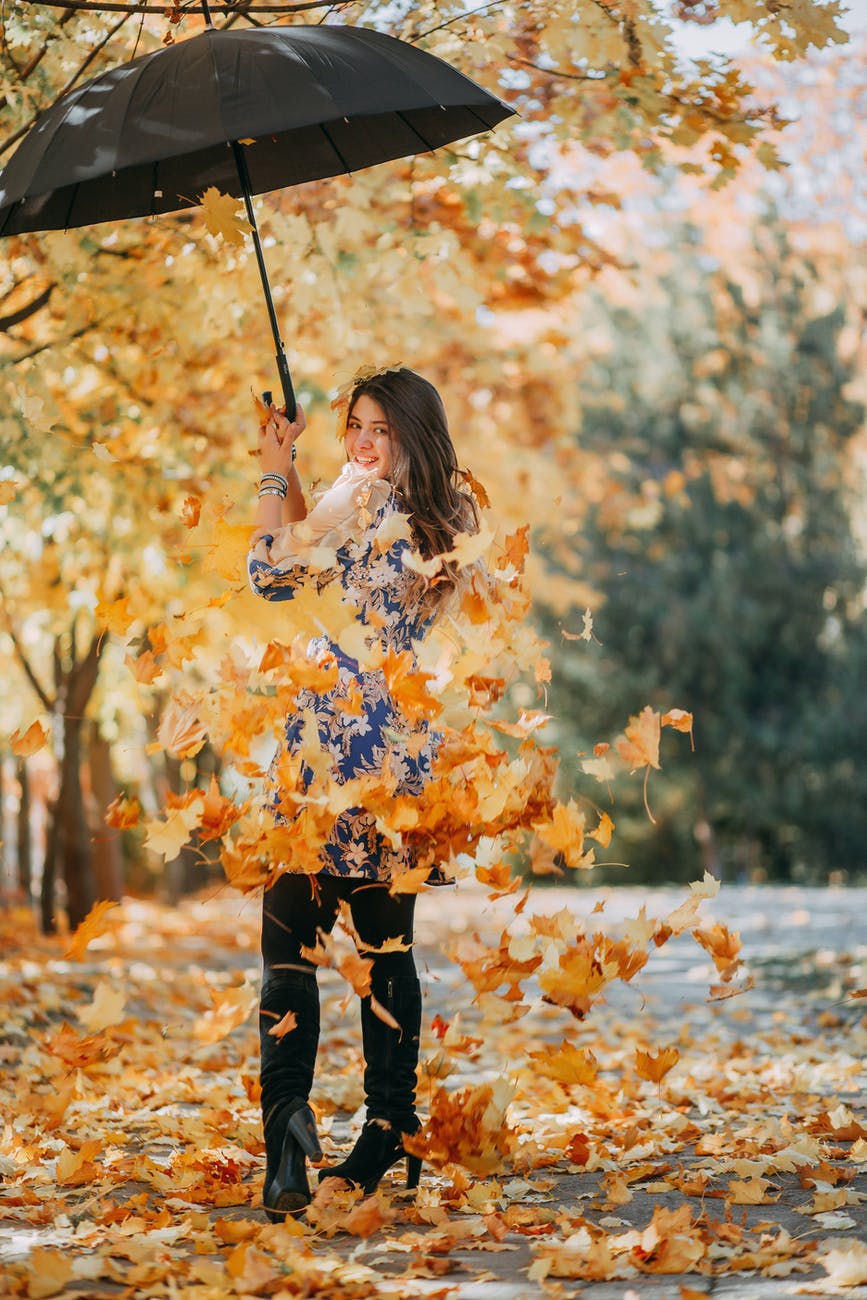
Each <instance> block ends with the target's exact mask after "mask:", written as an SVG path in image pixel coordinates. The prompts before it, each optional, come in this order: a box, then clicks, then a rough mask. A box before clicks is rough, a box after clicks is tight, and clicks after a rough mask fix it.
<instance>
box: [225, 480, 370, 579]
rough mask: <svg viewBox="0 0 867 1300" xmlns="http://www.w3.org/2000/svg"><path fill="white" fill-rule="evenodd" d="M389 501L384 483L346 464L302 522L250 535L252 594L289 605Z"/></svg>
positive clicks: (249, 558) (249, 562)
mask: <svg viewBox="0 0 867 1300" xmlns="http://www.w3.org/2000/svg"><path fill="white" fill-rule="evenodd" d="M390 496H391V485H390V484H389V483H387V482H385V481H384V480H383V479H377V478H373V477H371V475H370V474H365V473H364V471H362V470H360V469H359V468H358V466H357V465H353V464H352V463H351V462H350V463H348V464H347V465H345V466H344V468H343V470H342V471H341V473H340V475H339V476H338V478H337V479H336V480H335V482H334V483H333V485H332V486H331V487H330V488H328V489H327V491H325V492H322V493H321V494H320V495H319V497H318V498H317V501H316V504H315V506H314V507H313V509H312V510H311V511H310V513H309V515H308V516H307V518H306V519H302V520H301V521H300V522H299V523H295V524H287V525H286V527H284V528H280V529H278V531H277V532H276V533H261V534H258V535H256V534H254V541H253V545H252V546H251V548H250V551H249V553H248V556H247V573H248V577H249V580H250V587H251V589H252V590H253V592H254V593H255V595H257V596H263V597H264V598H265V599H266V600H291V599H292V597H293V596H294V595H295V593H296V592H297V591H298V590H299V589H300V588H301V587H303V586H304V585H305V583H307V582H308V581H310V580H311V578H314V577H315V576H316V575H321V574H322V573H323V572H324V571H327V570H329V569H333V568H334V566H335V563H336V557H337V551H338V550H339V549H340V547H342V546H345V545H346V544H347V542H350V541H352V540H354V539H355V540H357V539H359V538H360V537H361V536H362V535H363V534H364V532H365V531H366V529H367V528H368V526H369V525H370V523H371V521H372V520H373V518H374V516H375V515H376V514H377V512H378V511H379V510H381V509H382V507H383V506H384V505H385V503H386V502H387V501H388V500H389V498H390Z"/></svg>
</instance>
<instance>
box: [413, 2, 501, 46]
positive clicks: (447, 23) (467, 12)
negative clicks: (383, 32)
mask: <svg viewBox="0 0 867 1300" xmlns="http://www.w3.org/2000/svg"><path fill="white" fill-rule="evenodd" d="M504 3H505V0H488V2H487V4H483V5H478V7H477V8H475V9H466V10H464V12H463V13H462V14H455V15H454V17H453V18H447V19H446V20H445V22H443V23H438V24H437V25H436V27H428V29H427V31H424V32H419V33H418V35H417V36H413V38H412V41H411V44H412V45H414V44H415V43H416V41H423V40H424V38H425V37H426V36H432V35H433V34H434V32H441V31H442V30H443V28H444V27H451V25H452V23H459V22H460V21H461V19H463V18H472V16H473V14H480V13H481V12H482V10H483V9H493V8H494V6H495V5H499V4H504Z"/></svg>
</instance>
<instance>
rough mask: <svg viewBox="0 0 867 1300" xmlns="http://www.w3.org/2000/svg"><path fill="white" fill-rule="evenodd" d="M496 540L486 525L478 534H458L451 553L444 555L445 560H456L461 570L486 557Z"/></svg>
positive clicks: (483, 525) (447, 552) (446, 552)
mask: <svg viewBox="0 0 867 1300" xmlns="http://www.w3.org/2000/svg"><path fill="white" fill-rule="evenodd" d="M493 540H494V534H493V533H492V532H491V530H490V528H488V527H487V525H486V524H482V526H481V527H480V529H479V531H478V532H477V533H457V534H456V535H455V538H454V545H453V546H452V549H451V550H450V551H445V552H444V554H443V559H444V560H454V562H455V564H457V566H458V568H459V569H464V568H466V567H467V565H469V564H475V563H476V561H477V560H480V559H481V558H482V556H483V555H485V554H486V553H487V551H488V549H489V547H490V545H491V542H492V541H493Z"/></svg>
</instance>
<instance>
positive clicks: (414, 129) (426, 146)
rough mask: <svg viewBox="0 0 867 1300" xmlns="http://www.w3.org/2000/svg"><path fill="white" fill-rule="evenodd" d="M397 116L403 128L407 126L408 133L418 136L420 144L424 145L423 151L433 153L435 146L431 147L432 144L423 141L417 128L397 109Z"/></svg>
mask: <svg viewBox="0 0 867 1300" xmlns="http://www.w3.org/2000/svg"><path fill="white" fill-rule="evenodd" d="M397 116H398V117H399V118H400V120H401V122H403V124H404V126H408V127H409V129H410V131H412V133H413V135H416V136H418V138H419V140H421V142H422V144H423V145H424V147H425V149H426V150H427V151H428V153H433V151H434V149H435V148H436V145H433V144H431V143H430V142H429V141H427V140H425V138H424V136H423V135H422V133H421V131H419V130H418V128H417V127H415V126H413V124H412V122H410V120H409V118H408V117H407V115H406V113H402V112H401V111H400V109H398V110H397Z"/></svg>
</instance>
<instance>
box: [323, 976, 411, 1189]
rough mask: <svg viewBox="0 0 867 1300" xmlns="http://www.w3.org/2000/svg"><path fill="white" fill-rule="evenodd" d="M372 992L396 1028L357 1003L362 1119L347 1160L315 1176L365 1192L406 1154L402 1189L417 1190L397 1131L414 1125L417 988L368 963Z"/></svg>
mask: <svg viewBox="0 0 867 1300" xmlns="http://www.w3.org/2000/svg"><path fill="white" fill-rule="evenodd" d="M371 984H372V993H373V996H374V997H375V998H376V1000H377V1001H378V1002H380V1003H381V1004H382V1006H383V1007H385V1009H386V1010H387V1011H388V1012H389V1013H390V1014H391V1015H392V1016H393V1017H394V1019H395V1020H396V1021H397V1023H398V1025H399V1026H400V1028H399V1029H393V1028H392V1027H391V1025H387V1024H386V1023H385V1021H383V1020H381V1019H380V1018H379V1016H377V1015H376V1014H375V1013H374V1011H373V1009H372V1006H371V1000H370V998H369V997H367V998H364V999H363V1001H362V1003H361V1036H362V1044H363V1047H364V1095H365V1101H366V1103H367V1119H366V1120H365V1123H364V1127H363V1129H362V1130H361V1134H360V1135H359V1138H358V1141H357V1142H356V1144H355V1146H354V1147H353V1149H352V1151H351V1152H350V1154H349V1155H348V1156H347V1158H346V1159H345V1160H344V1161H343V1162H342V1163H341V1164H339V1165H333V1166H332V1167H331V1168H330V1169H322V1170H320V1173H319V1177H320V1178H343V1179H345V1180H346V1181H347V1182H348V1183H352V1184H353V1185H354V1186H358V1187H363V1188H364V1191H365V1193H366V1194H369V1193H371V1192H372V1191H374V1189H375V1188H376V1186H377V1184H378V1183H379V1180H380V1179H381V1178H382V1176H383V1174H384V1173H385V1172H386V1170H388V1169H390V1168H391V1166H392V1165H393V1164H396V1163H397V1161H398V1160H400V1159H401V1158H402V1157H403V1156H406V1162H407V1165H406V1186H407V1187H417V1186H418V1180H419V1174H420V1172H421V1160H420V1158H419V1157H418V1156H414V1155H409V1154H408V1153H407V1152H405V1151H404V1148H403V1142H402V1140H401V1134H402V1133H414V1132H415V1131H416V1129H418V1127H419V1121H418V1117H417V1115H416V1113H415V1089H416V1066H417V1065H418V1046H419V1033H420V1030H421V986H420V984H419V980H418V975H416V974H415V972H414V971H413V973H412V975H409V974H405V975H391V974H387V973H382V972H378V971H377V969H376V965H375V964H374V969H373V976H372V982H371Z"/></svg>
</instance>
